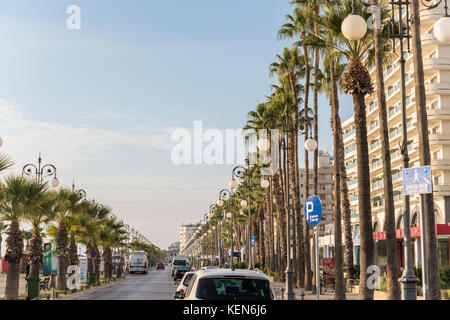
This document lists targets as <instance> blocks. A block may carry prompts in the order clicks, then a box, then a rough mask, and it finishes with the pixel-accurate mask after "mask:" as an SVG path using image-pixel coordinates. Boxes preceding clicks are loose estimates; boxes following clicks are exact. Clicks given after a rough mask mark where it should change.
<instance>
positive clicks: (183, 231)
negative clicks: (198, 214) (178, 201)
mask: <svg viewBox="0 0 450 320" xmlns="http://www.w3.org/2000/svg"><path fill="white" fill-rule="evenodd" d="M198 227H199V224H192V223H191V224H182V225H181V227H180V248H184V247H185V246H186V244H187V242H188V241H189V240H190V238H191V237H192V235H193V234H194V232H195V231H196V230H197V228H198Z"/></svg>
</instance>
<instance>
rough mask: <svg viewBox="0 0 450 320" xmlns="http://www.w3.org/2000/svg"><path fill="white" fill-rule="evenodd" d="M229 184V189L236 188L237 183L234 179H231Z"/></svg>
mask: <svg viewBox="0 0 450 320" xmlns="http://www.w3.org/2000/svg"><path fill="white" fill-rule="evenodd" d="M228 185H229V186H230V189H236V188H237V187H238V183H237V181H236V180H234V179H233V180H231V181H230V183H229V184H228Z"/></svg>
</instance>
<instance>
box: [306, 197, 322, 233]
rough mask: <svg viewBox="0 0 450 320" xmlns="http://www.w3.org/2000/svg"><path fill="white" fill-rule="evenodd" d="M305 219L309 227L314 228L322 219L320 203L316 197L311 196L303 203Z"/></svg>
mask: <svg viewBox="0 0 450 320" xmlns="http://www.w3.org/2000/svg"><path fill="white" fill-rule="evenodd" d="M305 219H306V222H308V224H309V225H310V226H311V227H315V226H317V225H318V224H319V222H320V220H321V219H322V202H321V201H320V198H319V197H318V196H311V197H309V198H308V200H306V203H305Z"/></svg>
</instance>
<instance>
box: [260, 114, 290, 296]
mask: <svg viewBox="0 0 450 320" xmlns="http://www.w3.org/2000/svg"><path fill="white" fill-rule="evenodd" d="M270 121H271V122H275V123H278V124H279V125H280V126H281V127H282V130H283V133H284V134H285V135H283V138H282V139H281V149H282V150H283V165H284V168H285V177H284V178H285V181H284V185H285V188H284V190H285V192H286V196H285V199H286V220H287V224H286V238H287V239H286V240H287V243H286V247H287V248H286V271H285V274H286V290H285V299H286V300H294V299H295V293H294V289H293V285H292V276H293V275H292V274H293V271H292V268H291V235H290V233H291V224H290V221H291V202H290V191H289V159H288V157H287V150H288V149H289V147H288V145H287V140H288V139H287V138H288V137H287V135H288V134H289V113H288V110H287V108H286V110H285V116H284V117H283V119H279V118H269V119H267V120H266V121H265V122H264V126H263V127H264V128H266V127H267V126H266V124H267V123H268V122H270ZM258 148H259V150H260V151H262V152H267V151H268V150H269V148H270V141H269V140H268V139H267V138H261V139H260V140H259V141H258Z"/></svg>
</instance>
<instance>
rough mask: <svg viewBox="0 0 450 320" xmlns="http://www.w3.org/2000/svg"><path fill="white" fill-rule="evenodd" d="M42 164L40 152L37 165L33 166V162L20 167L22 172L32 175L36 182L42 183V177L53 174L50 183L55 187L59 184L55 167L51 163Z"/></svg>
mask: <svg viewBox="0 0 450 320" xmlns="http://www.w3.org/2000/svg"><path fill="white" fill-rule="evenodd" d="M41 165H42V158H41V154H40V153H39V158H38V165H37V166H35V165H34V164H27V165H25V166H24V167H23V168H22V174H25V175H27V176H34V177H35V178H36V180H37V181H38V183H40V184H42V183H43V181H44V178H47V177H50V176H53V179H52V180H51V182H50V183H51V185H52V186H53V187H54V188H56V187H58V186H59V180H58V178H57V177H56V167H55V166H54V165H53V164H46V165H43V166H41Z"/></svg>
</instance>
